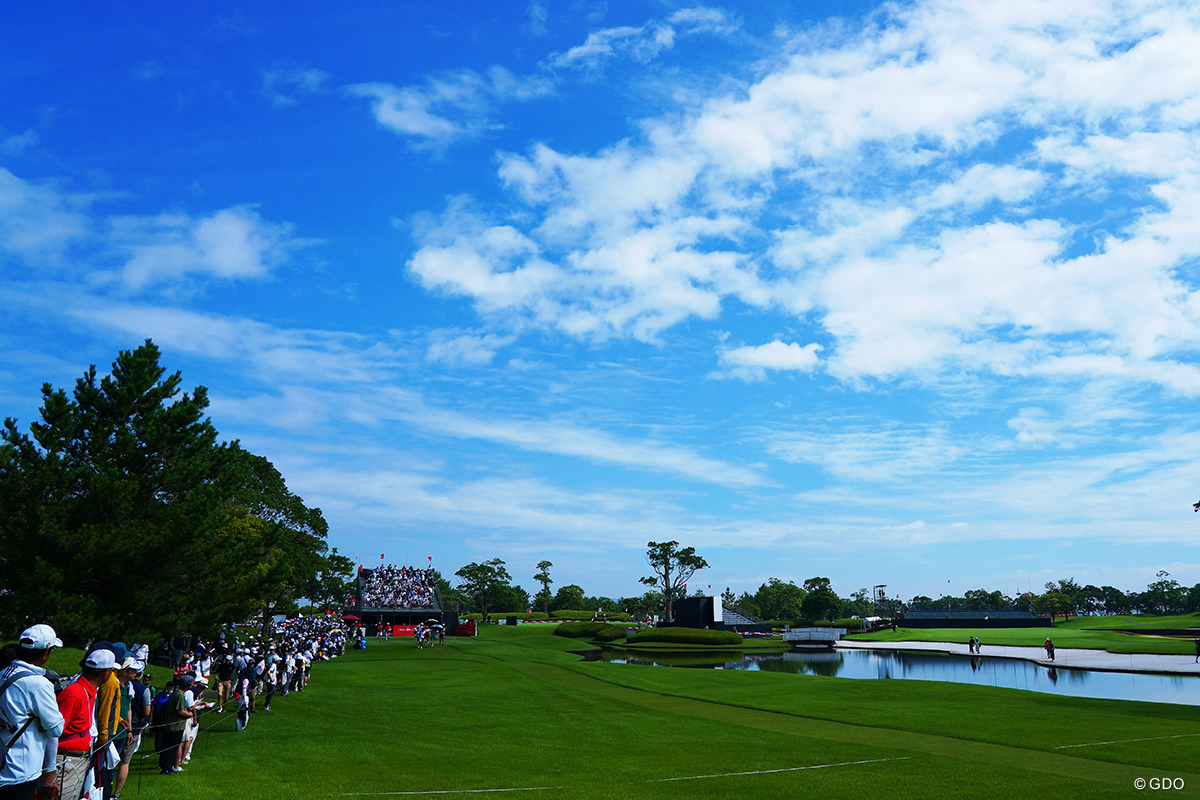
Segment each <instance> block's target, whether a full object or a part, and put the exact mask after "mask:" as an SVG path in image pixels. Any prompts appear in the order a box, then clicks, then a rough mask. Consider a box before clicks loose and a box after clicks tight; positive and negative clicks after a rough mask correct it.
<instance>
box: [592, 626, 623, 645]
mask: <svg viewBox="0 0 1200 800" xmlns="http://www.w3.org/2000/svg"><path fill="white" fill-rule="evenodd" d="M627 634H628V631H626V630H625V628H624V626H622V625H605V626H604V627H603V628H601V629H600V630H599V631H597V632H596V635H595V636H593V637H592V640H593V641H596V642H615V641H617V640H618V639H624V638H625V636H626V635H627Z"/></svg>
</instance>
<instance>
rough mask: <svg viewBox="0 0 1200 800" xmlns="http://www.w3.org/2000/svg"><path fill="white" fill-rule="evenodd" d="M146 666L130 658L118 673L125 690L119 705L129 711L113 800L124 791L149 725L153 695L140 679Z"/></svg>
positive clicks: (114, 784) (114, 782)
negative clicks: (127, 727) (143, 734)
mask: <svg viewBox="0 0 1200 800" xmlns="http://www.w3.org/2000/svg"><path fill="white" fill-rule="evenodd" d="M145 667H146V664H145V662H142V661H139V660H137V659H136V658H132V657H130V658H127V659H125V661H124V662H122V664H121V670H120V671H119V672H118V673H117V677H118V678H119V679H120V680H121V684H122V685H123V686H124V687H125V697H124V698H123V699H122V701H121V705H122V707H123V708H127V709H128V712H129V713H128V717H129V736H128V737H126V740H125V747H124V748H122V750H121V764H120V766H119V767H117V776H116V779H115V780H114V781H113V800H116V799H117V798H119V797H120V796H121V789H123V788H125V781H126V780H127V779H128V778H129V765H130V764H131V763H132V762H133V756H134V754H135V753H137V751H138V748H139V747H140V746H141V744H142V731H143V730H145V728H146V726H147V725H149V724H150V704H151V702H153V696H152V695H151V694H150V687H148V686H147V685H146V684H144V683H142V681H141V680H140V677H141V675H142V670H144V669H145ZM146 680H149V678H147V679H146ZM126 701H128V702H126Z"/></svg>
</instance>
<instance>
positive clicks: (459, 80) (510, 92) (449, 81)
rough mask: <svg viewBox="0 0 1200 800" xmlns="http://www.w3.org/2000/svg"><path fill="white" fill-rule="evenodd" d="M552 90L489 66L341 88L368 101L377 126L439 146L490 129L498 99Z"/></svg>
mask: <svg viewBox="0 0 1200 800" xmlns="http://www.w3.org/2000/svg"><path fill="white" fill-rule="evenodd" d="M552 88H553V87H552V84H551V83H550V81H549V80H547V79H546V78H543V77H540V76H536V75H535V76H528V77H519V76H516V75H513V74H512V73H511V72H509V71H508V70H506V69H504V68H502V67H493V68H491V69H490V70H488V71H487V72H486V73H484V74H480V73H478V72H475V71H472V70H462V71H459V72H454V73H447V74H444V75H440V76H438V77H436V78H430V79H429V80H428V81H426V83H425V84H424V85H422V86H405V87H397V86H393V85H392V84H388V83H361V84H356V85H354V86H349V87H346V91H347V92H348V93H349V94H350V95H351V96H354V97H365V98H367V99H369V100H371V110H372V113H373V114H374V115H375V120H376V122H378V123H379V124H380V125H382V126H383V127H385V128H387V129H389V130H391V131H393V132H395V133H397V134H400V135H403V136H405V137H408V139H409V141H410V142H411V143H412V144H413V145H414V146H417V147H431V148H435V149H440V148H444V147H447V146H449V145H451V144H454V143H455V142H457V141H459V140H463V139H474V138H477V137H479V136H481V135H483V134H485V133H487V132H488V131H490V130H495V129H496V128H497V127H498V126H497V123H496V122H494V121H493V119H492V115H493V112H494V111H495V109H496V107H497V106H498V105H500V104H501V103H506V102H513V101H518V102H520V101H527V100H531V99H533V98H535V97H540V96H542V95H545V94H547V93H549V92H550V91H552Z"/></svg>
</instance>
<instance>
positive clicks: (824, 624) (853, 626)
mask: <svg viewBox="0 0 1200 800" xmlns="http://www.w3.org/2000/svg"><path fill="white" fill-rule="evenodd" d="M813 627H814V628H845V629H846V632H847V633H849V632H850V631H861V630H862V629H863V621H862V620H861V619H835V620H834V621H833V622H830V621H829V620H827V619H823V620H818V621H817V622H814V623H813Z"/></svg>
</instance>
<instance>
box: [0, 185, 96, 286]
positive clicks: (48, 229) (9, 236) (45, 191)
mask: <svg viewBox="0 0 1200 800" xmlns="http://www.w3.org/2000/svg"><path fill="white" fill-rule="evenodd" d="M85 211H86V200H85V199H83V198H73V197H70V196H68V195H65V194H64V193H62V192H60V191H59V190H58V189H56V188H55V187H52V186H48V185H38V184H35V183H31V182H29V181H26V180H22V179H21V178H18V177H17V176H16V175H13V174H12V173H11V172H9V171H8V170H6V169H4V168H3V167H0V251H4V252H8V253H11V254H14V255H16V256H19V257H20V258H22V259H23V260H24V261H25V262H26V263H27V264H30V265H32V266H34V267H48V266H61V265H62V262H63V257H64V255H65V254H66V252H67V251H68V249H69V248H70V247H71V246H72V244H74V243H76V242H78V241H80V240H82V239H84V238H86V237H87V236H89V234H90V232H91V223H90V220H89V218H88V216H87V214H86V213H85Z"/></svg>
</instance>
